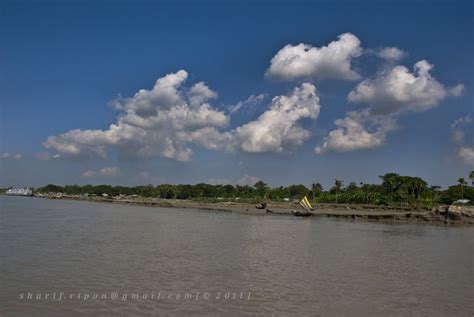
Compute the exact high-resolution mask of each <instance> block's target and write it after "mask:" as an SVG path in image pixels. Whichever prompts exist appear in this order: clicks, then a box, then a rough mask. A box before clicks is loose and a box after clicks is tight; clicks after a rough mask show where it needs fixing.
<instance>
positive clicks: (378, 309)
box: [0, 197, 474, 316]
mask: <svg viewBox="0 0 474 317" xmlns="http://www.w3.org/2000/svg"><path fill="white" fill-rule="evenodd" d="M0 203H1V205H0V207H1V215H0V217H1V218H0V234H1V239H2V243H1V246H0V251H1V252H0V256H1V268H0V270H1V271H0V272H1V277H0V278H1V279H0V285H1V286H2V287H1V289H0V314H2V315H3V314H5V315H7V316H9V315H16V314H23V313H27V314H28V313H30V314H32V313H34V314H35V315H38V314H39V315H51V314H56V315H73V314H86V315H90V314H119V313H120V314H124V315H127V314H134V315H136V314H144V315H147V314H150V315H156V314H159V315H163V314H165V315H167V314H178V315H181V314H196V315H207V314H219V315H220V314H235V313H236V312H241V313H244V314H259V315H269V314H273V315H282V316H288V315H315V314H321V315H350V316H354V315H363V316H366V315H372V316H380V315H387V314H389V315H431V316H432V315H439V316H453V315H470V313H472V312H473V311H474V306H473V304H472V300H471V297H472V294H473V291H474V289H473V282H474V281H473V269H472V267H473V256H472V254H473V253H472V251H473V237H474V231H473V229H471V228H466V227H460V228H446V227H441V226H427V225H414V224H397V225H393V224H391V225H385V224H378V223H370V222H351V221H340V220H338V221H336V220H331V219H329V220H323V219H299V218H293V217H286V216H263V217H262V216H251V215H240V214H232V213H216V212H206V211H193V210H178V209H161V208H148V207H136V206H124V205H109V204H98V203H86V202H74V201H59V200H58V201H52V200H43V199H34V198H31V199H29V198H21V197H0ZM55 291H56V292H64V293H67V294H69V293H79V292H81V293H82V294H86V293H90V294H93V293H107V294H112V293H113V292H118V293H119V294H122V293H132V292H135V293H140V294H143V293H147V294H151V293H154V294H155V296H157V295H156V294H157V293H158V292H160V293H161V294H176V293H179V292H182V293H184V292H193V293H194V294H196V292H200V293H201V294H203V293H206V292H209V293H210V294H212V296H214V298H211V299H208V300H201V299H199V300H176V298H174V299H162V300H156V299H154V300H150V299H146V300H143V299H140V300H124V301H121V300H111V299H109V300H87V301H83V300H70V301H61V302H59V301H53V300H20V299H19V294H21V293H27V292H32V293H35V294H36V293H42V294H44V293H46V292H51V293H52V292H55ZM219 292H222V296H221V298H220V299H216V298H215V296H216V295H217V294H218V293H219ZM227 292H229V293H233V292H236V293H237V294H240V293H241V292H245V295H247V294H248V292H250V294H251V296H250V300H248V301H247V300H240V299H238V298H236V299H233V300H232V299H225V298H224V295H225V294H226V293H227ZM237 297H238V296H237Z"/></svg>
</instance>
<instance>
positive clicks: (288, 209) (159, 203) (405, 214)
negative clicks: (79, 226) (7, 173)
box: [41, 196, 474, 225]
mask: <svg viewBox="0 0 474 317" xmlns="http://www.w3.org/2000/svg"><path fill="white" fill-rule="evenodd" d="M41 198H50V197H41ZM61 199H70V200H83V201H91V202H101V203H115V204H132V205H140V206H150V207H153V206H155V207H164V208H181V209H183V208H189V209H201V210H210V211H220V212H237V213H248V214H254V215H266V214H272V215H292V211H294V210H300V207H299V205H298V204H297V203H291V202H269V203H268V204H267V208H266V209H264V210H262V209H256V208H255V205H253V204H247V203H238V202H217V203H210V202H199V201H192V200H178V199H157V198H141V197H138V198H133V199H112V198H105V197H81V196H63V197H61ZM311 217H328V218H329V217H331V218H346V219H353V220H371V221H396V222H414V223H419V222H430V223H437V224H467V225H472V224H474V206H440V207H438V208H433V209H432V210H427V209H414V208H410V207H399V208H390V207H387V206H371V205H343V204H318V208H316V209H315V211H314V214H313V215H312V216H311Z"/></svg>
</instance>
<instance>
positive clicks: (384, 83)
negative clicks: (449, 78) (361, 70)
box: [315, 60, 463, 154]
mask: <svg viewBox="0 0 474 317" xmlns="http://www.w3.org/2000/svg"><path fill="white" fill-rule="evenodd" d="M432 68H433V65H431V64H429V63H428V62H427V61H425V60H421V61H419V62H417V63H416V64H415V66H414V71H413V72H410V71H409V70H408V69H407V68H406V67H404V66H400V65H398V66H393V67H389V68H387V69H384V70H383V71H381V72H379V73H378V74H377V75H376V76H375V78H371V79H365V80H363V81H362V82H360V83H359V84H358V85H357V86H356V87H355V88H354V89H353V90H352V91H351V92H350V93H349V94H348V97H347V98H348V100H349V101H350V102H353V103H362V104H366V105H368V107H367V108H364V109H363V110H360V111H356V112H348V113H347V116H346V118H344V119H338V120H336V122H335V124H336V126H337V127H338V128H337V129H335V130H333V131H331V132H329V134H328V135H327V137H326V138H325V140H324V142H323V143H322V144H321V145H318V146H317V147H316V149H315V151H316V153H317V154H321V153H323V152H327V151H334V152H347V151H354V150H367V149H374V148H377V147H379V146H381V145H383V144H384V143H385V140H386V134H387V133H388V132H389V131H392V130H394V129H395V128H396V121H397V119H398V117H399V116H400V115H401V114H404V113H414V112H423V111H427V110H429V109H431V108H434V107H436V106H437V105H438V104H439V103H440V102H441V101H442V100H443V99H444V98H446V97H447V96H459V95H460V94H461V93H462V90H463V86H462V85H457V86H455V87H452V88H447V87H445V86H444V85H443V84H441V83H440V82H438V81H437V80H436V79H435V78H434V77H432V76H431V73H430V71H431V69H432ZM366 125H369V126H371V130H370V131H369V128H368V127H366Z"/></svg>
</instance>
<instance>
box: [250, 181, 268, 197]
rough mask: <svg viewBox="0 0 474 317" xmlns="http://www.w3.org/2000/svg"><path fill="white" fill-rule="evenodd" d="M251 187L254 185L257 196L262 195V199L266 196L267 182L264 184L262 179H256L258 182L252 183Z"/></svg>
mask: <svg viewBox="0 0 474 317" xmlns="http://www.w3.org/2000/svg"><path fill="white" fill-rule="evenodd" d="M253 187H255V189H256V191H257V194H258V196H259V197H262V198H264V199H265V198H266V195H267V190H268V185H267V184H265V183H264V182H262V181H258V182H256V183H255V185H253Z"/></svg>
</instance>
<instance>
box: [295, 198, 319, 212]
mask: <svg viewBox="0 0 474 317" xmlns="http://www.w3.org/2000/svg"><path fill="white" fill-rule="evenodd" d="M300 205H301V207H303V209H304V211H297V210H293V211H292V214H293V216H296V217H309V216H312V215H313V213H312V211H313V210H314V208H313V206H311V204H310V203H309V200H308V197H306V196H304V197H303V199H301V200H300Z"/></svg>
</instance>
